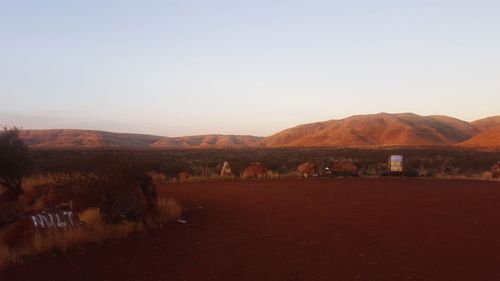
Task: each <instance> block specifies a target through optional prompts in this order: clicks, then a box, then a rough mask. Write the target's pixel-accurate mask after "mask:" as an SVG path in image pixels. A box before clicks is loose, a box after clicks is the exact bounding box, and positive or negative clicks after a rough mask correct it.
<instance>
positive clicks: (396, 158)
mask: <svg viewBox="0 0 500 281" xmlns="http://www.w3.org/2000/svg"><path fill="white" fill-rule="evenodd" d="M389 170H390V172H391V173H402V172H403V156H402V155H391V156H390V157H389Z"/></svg>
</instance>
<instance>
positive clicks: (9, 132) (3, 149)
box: [0, 127, 29, 200]
mask: <svg viewBox="0 0 500 281" xmlns="http://www.w3.org/2000/svg"><path fill="white" fill-rule="evenodd" d="M20 132H21V131H20V129H19V128H16V127H13V128H10V129H9V128H7V127H4V131H3V132H2V133H0V167H2V168H1V169H0V186H4V187H5V188H6V189H7V191H6V192H5V193H4V194H3V197H4V200H17V198H18V197H19V196H20V195H21V194H22V188H21V185H22V180H23V177H24V175H25V174H26V173H27V170H28V167H29V160H28V147H27V146H26V144H25V143H24V142H23V141H22V140H21V138H20V137H19V133H20Z"/></svg>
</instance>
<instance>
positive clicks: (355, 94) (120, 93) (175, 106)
mask: <svg viewBox="0 0 500 281" xmlns="http://www.w3.org/2000/svg"><path fill="white" fill-rule="evenodd" d="M378 112H414V113H418V114H422V115H430V114H445V115H452V116H454V117H457V118H461V119H464V120H468V121H471V120H475V119H479V118H482V117H486V116H491V115H499V114H500V1H498V0H494V1H493V0H492V1H484V0H477V1H470V0H467V1H461V0H433V1H427V0H414V1H410V0H408V1H404V0H399V1H396V0H392V1H390V0H382V1H375V0H370V1H368V0H366V1H361V0H349V1H347V0H346V1H333V0H332V1H315V0H308V1H305V0H304V1H293V0H279V1H278V0H265V1H260V0H255V1H250V0H249V1H242V0H231V1H211V0H205V1H190V0H177V1H174V0H170V1H168V0H164V1H124V0H122V1H118V0H116V1H105V0H95V1H91V0H81V1H75V0H65V1H62V0H61V1H39V0H33V1H23V0H15V1H14V0H13V1H8V0H0V124H8V125H18V126H23V127H24V128H26V129H32V128H83V129H100V130H109V131H119V132H136V133H151V134H160V135H167V136H179V135H194V134H206V133H223V134H252V135H261V136H266V135H269V134H272V133H274V132H276V131H278V130H281V129H284V128H287V127H291V126H294V125H298V124H301V123H308V122H314V121H322V120H328V119H338V118H343V117H347V116H349V115H353V114H367V113H378Z"/></svg>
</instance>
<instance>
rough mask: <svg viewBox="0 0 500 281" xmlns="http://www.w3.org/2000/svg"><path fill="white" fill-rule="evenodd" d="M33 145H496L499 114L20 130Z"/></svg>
mask: <svg viewBox="0 0 500 281" xmlns="http://www.w3.org/2000/svg"><path fill="white" fill-rule="evenodd" d="M21 138H22V139H23V140H24V141H25V142H26V143H27V144H28V146H30V147H33V148H97V147H104V146H109V147H123V148H157V149H191V148H215V149H220V148H250V147H272V148H278V147H394V146H404V147H422V146H459V147H475V148H500V116H494V117H489V118H485V119H481V120H477V121H474V122H466V121H462V120H459V119H456V118H453V117H449V116H443V115H433V116H421V115H417V114H413V113H398V114H389V113H379V114H371V115H355V116H351V117H348V118H345V119H340V120H329V121H323V122H317V123H311V124H304V125H299V126H297V127H293V128H289V129H286V130H283V131H281V132H278V133H276V134H273V135H271V136H268V137H255V136H240V135H201V136H187V137H164V136H154V135H142V134H126V133H111V132H105V131H94V130H72V129H55V130H23V131H22V132H21Z"/></svg>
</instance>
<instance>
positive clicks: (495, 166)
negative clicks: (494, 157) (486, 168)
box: [490, 161, 500, 179]
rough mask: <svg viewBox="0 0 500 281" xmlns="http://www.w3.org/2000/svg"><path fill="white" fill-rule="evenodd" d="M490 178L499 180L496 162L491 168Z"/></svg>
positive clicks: (499, 171) (498, 165)
mask: <svg viewBox="0 0 500 281" xmlns="http://www.w3.org/2000/svg"><path fill="white" fill-rule="evenodd" d="M490 171H491V176H492V177H493V178H494V179H500V161H498V162H497V163H496V164H495V165H493V166H491V169H490Z"/></svg>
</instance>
